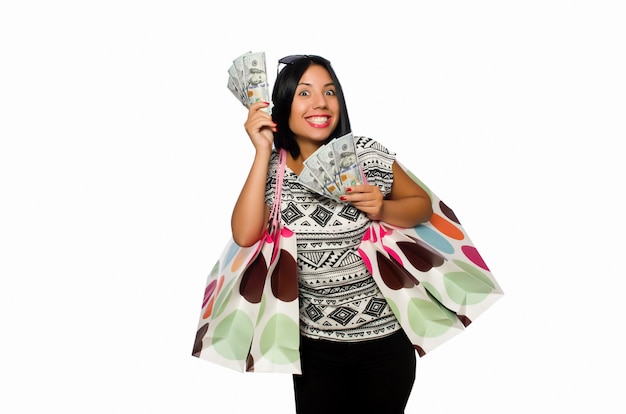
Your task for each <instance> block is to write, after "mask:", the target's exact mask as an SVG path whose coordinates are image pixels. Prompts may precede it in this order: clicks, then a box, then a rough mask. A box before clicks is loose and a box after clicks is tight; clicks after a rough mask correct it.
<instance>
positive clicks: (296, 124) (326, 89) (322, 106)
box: [289, 64, 340, 142]
mask: <svg viewBox="0 0 626 414" xmlns="http://www.w3.org/2000/svg"><path fill="white" fill-rule="evenodd" d="M336 90H337V88H336V86H335V84H334V83H333V81H332V79H331V77H330V74H329V73H328V71H327V70H326V69H325V68H324V67H323V66H320V65H315V64H313V65H311V66H309V68H308V69H307V70H306V72H304V74H302V77H301V78H300V82H298V87H297V88H296V92H295V94H294V96H293V101H292V103H291V113H290V115H289V129H291V131H292V132H293V134H294V136H295V139H296V141H315V142H323V141H325V140H326V139H328V137H329V136H330V134H331V133H332V132H333V131H334V130H335V127H336V126H337V123H338V122H339V116H340V114H339V100H338V99H337V94H336Z"/></svg>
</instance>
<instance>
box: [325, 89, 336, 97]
mask: <svg viewBox="0 0 626 414" xmlns="http://www.w3.org/2000/svg"><path fill="white" fill-rule="evenodd" d="M326 95H328V96H334V95H335V91H332V90H331V91H326Z"/></svg>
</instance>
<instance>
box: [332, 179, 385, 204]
mask: <svg viewBox="0 0 626 414" xmlns="http://www.w3.org/2000/svg"><path fill="white" fill-rule="evenodd" d="M341 199H342V200H343V201H347V202H348V203H350V204H352V205H354V206H355V207H357V208H359V209H360V210H364V209H374V210H377V209H380V207H381V206H382V203H383V194H382V192H381V191H380V188H378V186H375V185H355V186H352V187H349V188H347V189H346V193H345V194H344V195H343V196H342V197H341Z"/></svg>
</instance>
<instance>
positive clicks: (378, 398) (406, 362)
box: [293, 330, 416, 414]
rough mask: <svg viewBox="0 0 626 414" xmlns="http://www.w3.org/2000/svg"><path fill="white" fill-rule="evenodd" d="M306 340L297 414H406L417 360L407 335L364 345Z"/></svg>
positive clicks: (398, 334)
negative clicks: (405, 408)
mask: <svg viewBox="0 0 626 414" xmlns="http://www.w3.org/2000/svg"><path fill="white" fill-rule="evenodd" d="M301 340H302V342H301V344H300V355H301V361H302V375H294V377H293V383H294V391H295V399H296V412H297V413H298V414H308V413H315V414H320V413H324V414H333V413H338V414H339V413H341V414H351V413H358V414H360V413H363V414H367V413H381V414H402V413H404V407H405V406H406V404H407V401H408V399H409V395H410V394H411V389H412V388H413V383H414V382H415V368H416V357H415V350H414V349H413V346H412V345H411V343H410V342H409V340H408V339H407V337H406V335H405V334H404V332H403V331H402V330H400V331H398V332H395V333H393V334H392V335H390V336H386V337H384V338H381V339H375V340H371V341H363V342H331V341H323V340H314V339H307V338H305V337H302V338H301Z"/></svg>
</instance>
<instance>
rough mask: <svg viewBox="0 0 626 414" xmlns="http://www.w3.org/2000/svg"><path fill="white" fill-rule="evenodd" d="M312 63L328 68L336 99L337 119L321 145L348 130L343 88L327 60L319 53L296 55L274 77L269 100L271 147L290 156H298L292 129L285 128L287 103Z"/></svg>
mask: <svg viewBox="0 0 626 414" xmlns="http://www.w3.org/2000/svg"><path fill="white" fill-rule="evenodd" d="M314 64H315V65H320V66H323V67H324V68H325V69H326V70H327V71H328V73H329V74H330V78H331V79H332V81H333V83H334V84H335V88H336V91H335V92H336V95H337V99H338V101H339V122H338V123H337V126H336V127H335V130H334V131H333V132H332V133H331V134H330V136H329V137H328V139H327V140H326V141H325V142H324V144H326V143H328V142H330V141H331V140H333V139H335V138H338V137H341V136H343V135H346V134H347V133H349V132H351V129H350V118H349V117H348V109H347V107H346V101H345V98H344V95H343V89H342V88H341V84H340V83H339V79H337V75H336V74H335V71H334V70H333V68H332V66H331V65H330V62H329V61H328V60H326V59H324V58H322V57H320V56H312V55H306V56H304V55H303V56H300V57H298V58H297V59H294V60H293V61H292V62H289V64H287V65H286V66H285V67H284V68H283V70H282V71H280V73H279V74H278V76H277V77H276V83H275V84H274V90H273V91H272V103H273V104H274V107H273V109H272V120H273V121H274V122H276V124H278V125H277V128H278V132H275V133H274V146H275V147H276V149H281V148H284V149H286V150H287V151H289V153H290V154H291V156H292V157H293V158H298V156H299V155H300V147H299V146H298V143H297V142H296V140H295V139H294V135H293V132H291V129H289V115H290V114H291V103H292V102H293V97H294V95H295V93H296V88H297V87H298V82H300V78H302V75H303V74H304V72H306V70H307V69H308V68H309V66H311V65H314Z"/></svg>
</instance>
